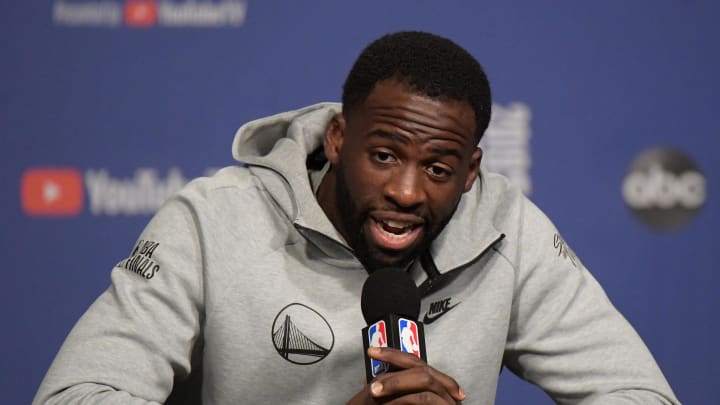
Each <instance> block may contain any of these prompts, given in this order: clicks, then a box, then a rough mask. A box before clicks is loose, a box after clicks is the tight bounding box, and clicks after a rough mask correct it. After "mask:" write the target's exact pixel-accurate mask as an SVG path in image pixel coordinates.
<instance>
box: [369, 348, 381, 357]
mask: <svg viewBox="0 0 720 405" xmlns="http://www.w3.org/2000/svg"><path fill="white" fill-rule="evenodd" d="M368 354H369V355H371V356H377V355H378V354H380V349H378V348H377V347H371V348H369V349H368Z"/></svg>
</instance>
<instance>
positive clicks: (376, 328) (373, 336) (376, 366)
mask: <svg viewBox="0 0 720 405" xmlns="http://www.w3.org/2000/svg"><path fill="white" fill-rule="evenodd" d="M367 334H368V342H370V347H387V331H386V330H385V321H377V322H375V323H374V324H372V326H370V327H369V328H368V331H367ZM370 368H371V369H372V376H373V377H377V376H379V375H380V374H382V373H384V372H386V371H387V370H388V365H387V363H384V362H382V361H380V360H376V359H370Z"/></svg>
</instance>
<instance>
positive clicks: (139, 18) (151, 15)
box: [124, 0, 158, 28]
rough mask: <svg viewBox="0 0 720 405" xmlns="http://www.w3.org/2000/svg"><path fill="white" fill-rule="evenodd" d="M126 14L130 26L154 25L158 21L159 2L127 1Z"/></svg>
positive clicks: (146, 0) (150, 0)
mask: <svg viewBox="0 0 720 405" xmlns="http://www.w3.org/2000/svg"><path fill="white" fill-rule="evenodd" d="M124 14H125V24H126V25H127V26H128V27H135V28H143V27H152V26H153V25H155V23H157V18H158V10H157V4H155V1H153V0H130V1H128V2H127V3H125V13H124Z"/></svg>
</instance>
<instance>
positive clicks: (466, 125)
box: [348, 79, 476, 149]
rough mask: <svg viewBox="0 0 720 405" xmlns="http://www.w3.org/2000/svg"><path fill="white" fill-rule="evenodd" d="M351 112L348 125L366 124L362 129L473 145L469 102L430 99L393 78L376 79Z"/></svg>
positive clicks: (473, 128) (472, 123) (472, 114)
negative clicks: (365, 95)
mask: <svg viewBox="0 0 720 405" xmlns="http://www.w3.org/2000/svg"><path fill="white" fill-rule="evenodd" d="M351 115H352V116H353V118H357V120H355V119H352V118H350V117H348V121H349V122H348V123H349V124H359V125H361V126H363V127H369V128H365V129H366V130H369V131H372V130H373V129H380V130H385V131H390V132H399V133H400V134H402V135H408V136H413V137H417V138H425V139H442V140H447V141H453V142H458V143H460V144H461V145H463V146H465V147H472V148H473V149H474V147H475V146H476V145H475V144H476V139H475V128H476V127H475V113H474V111H473V109H472V107H471V106H470V104H469V103H467V102H465V101H460V100H441V99H435V98H430V97H428V96H425V95H423V94H418V93H417V92H415V91H413V90H412V89H411V88H410V87H409V86H408V85H407V84H405V83H403V82H401V81H398V80H395V79H388V80H383V81H381V82H378V83H377V84H376V85H375V87H374V88H373V90H372V92H370V94H369V95H368V97H367V99H366V100H365V102H363V103H361V104H360V105H358V106H357V107H356V108H355V109H354V111H352V113H351ZM351 121H360V122H355V123H351ZM376 127H381V128H376Z"/></svg>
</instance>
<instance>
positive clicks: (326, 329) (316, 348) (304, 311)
mask: <svg viewBox="0 0 720 405" xmlns="http://www.w3.org/2000/svg"><path fill="white" fill-rule="evenodd" d="M272 341H273V345H274V346H275V350H277V352H278V354H279V355H280V356H281V357H282V358H283V359H285V360H287V361H289V362H291V363H294V364H313V363H317V362H318V361H320V360H322V359H324V358H325V357H326V356H327V355H328V354H329V353H330V351H331V350H332V348H333V345H334V344H335V335H334V334H333V331H332V328H330V324H329V323H328V322H327V321H326V320H325V318H323V316H322V315H320V313H318V312H317V311H315V310H314V309H312V308H310V307H309V306H307V305H304V304H300V303H292V304H289V305H287V306H286V307H285V308H283V309H281V310H280V312H279V313H278V314H277V316H276V317H275V320H274V321H273V325H272Z"/></svg>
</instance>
